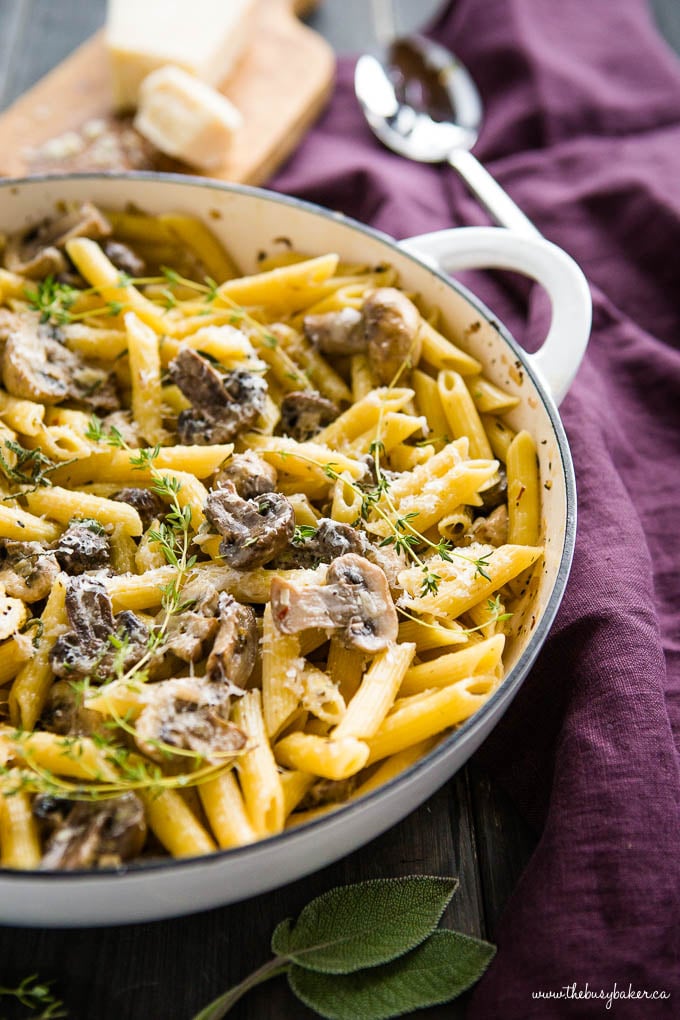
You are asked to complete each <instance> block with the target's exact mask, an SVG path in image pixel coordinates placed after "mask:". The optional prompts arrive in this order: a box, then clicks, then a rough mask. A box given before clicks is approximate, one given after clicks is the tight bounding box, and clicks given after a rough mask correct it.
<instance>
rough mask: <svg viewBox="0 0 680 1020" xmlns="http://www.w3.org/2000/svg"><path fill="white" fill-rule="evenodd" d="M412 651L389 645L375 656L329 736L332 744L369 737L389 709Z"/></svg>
mask: <svg viewBox="0 0 680 1020" xmlns="http://www.w3.org/2000/svg"><path fill="white" fill-rule="evenodd" d="M415 651H416V646H415V645H413V644H405V645H390V646H389V647H388V648H386V649H385V651H384V652H380V654H378V655H376V657H375V659H374V660H373V662H372V663H371V665H370V666H369V668H368V669H367V671H366V673H365V674H364V676H363V679H362V681H361V685H360V686H359V690H358V691H357V693H356V694H355V695H354V697H353V698H352V700H351V701H350V703H349V705H348V706H347V711H346V712H345V715H344V716H343V719H342V721H341V722H340V723H338V725H337V726H336V727H335V729H334V730H333V732H332V733H331V738H332V739H333V740H342V739H343V738H345V737H357V738H358V739H360V740H363V739H366V738H367V737H372V736H373V734H374V733H375V732H376V730H377V729H378V727H379V726H380V724H381V722H382V721H383V719H384V718H385V716H386V715H387V713H388V711H389V710H390V708H391V707H392V703H393V702H394V699H395V698H396V696H397V691H398V690H399V688H400V686H401V684H402V681H403V679H404V676H405V674H406V671H407V670H408V667H409V665H410V664H411V660H412V659H413V656H414V655H415Z"/></svg>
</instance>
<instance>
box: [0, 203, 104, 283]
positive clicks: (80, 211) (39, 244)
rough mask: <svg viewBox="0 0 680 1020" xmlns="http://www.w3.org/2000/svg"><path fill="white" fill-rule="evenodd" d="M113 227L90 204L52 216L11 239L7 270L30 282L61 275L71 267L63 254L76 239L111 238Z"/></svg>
mask: <svg viewBox="0 0 680 1020" xmlns="http://www.w3.org/2000/svg"><path fill="white" fill-rule="evenodd" d="M110 233H111V224H110V223H109V221H108V220H107V219H106V217H105V216H103V215H102V213H101V212H100V211H99V209H97V207H96V206H94V205H92V204H91V203H90V202H83V203H82V204H81V205H77V206H74V207H73V208H72V209H69V210H67V211H66V212H64V213H60V214H59V215H58V216H54V217H50V218H49V219H46V220H43V221H42V222H41V223H38V224H37V226H34V227H31V228H30V230H28V231H25V232H24V233H23V234H15V235H13V236H12V237H10V238H9V240H8V242H7V247H6V249H5V267H6V268H7V269H9V270H10V272H12V273H20V274H21V275H22V276H26V277H28V279H30V280H41V279H43V278H44V277H45V276H49V275H53V276H58V275H59V274H60V273H63V272H64V270H66V269H67V267H68V262H67V259H66V257H65V256H64V254H63V251H62V249H63V248H64V246H65V244H66V242H67V241H70V240H71V238H73V237H90V238H92V239H93V240H99V239H100V238H102V237H108V235H109V234H110Z"/></svg>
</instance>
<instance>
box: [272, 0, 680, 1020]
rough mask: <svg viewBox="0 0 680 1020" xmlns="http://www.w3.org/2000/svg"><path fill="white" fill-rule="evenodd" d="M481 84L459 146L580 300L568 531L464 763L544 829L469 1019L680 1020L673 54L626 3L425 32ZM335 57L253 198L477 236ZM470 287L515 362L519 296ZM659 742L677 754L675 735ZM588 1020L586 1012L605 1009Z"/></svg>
mask: <svg viewBox="0 0 680 1020" xmlns="http://www.w3.org/2000/svg"><path fill="white" fill-rule="evenodd" d="M433 34H434V35H435V37H436V38H438V39H439V40H440V41H442V42H443V43H445V44H446V45H449V46H450V47H451V48H452V49H453V50H454V51H455V52H456V53H457V54H458V55H459V56H460V57H461V59H462V60H463V61H464V62H465V63H466V64H467V66H468V67H469V69H470V71H471V72H472V74H473V76H474V78H475V79H476V80H477V82H478V83H479V85H480V88H481V91H482V95H483V99H484V103H485V107H486V121H485V125H484V130H483V133H482V136H481V139H480V142H479V145H478V147H477V150H476V152H477V154H478V155H479V157H480V158H481V159H482V160H483V161H484V162H485V163H486V165H487V166H488V168H489V169H490V171H491V172H492V173H493V174H494V176H495V177H496V178H497V179H498V180H499V181H500V182H501V184H503V186H504V187H506V188H507V190H508V191H509V192H510V194H511V195H512V196H513V198H514V199H515V200H516V201H517V202H518V204H519V205H520V206H521V207H522V208H523V209H524V211H525V212H526V213H527V214H528V215H529V216H530V217H531V218H532V219H533V221H534V222H535V223H536V225H537V226H538V227H539V229H540V230H541V231H542V232H543V233H544V234H545V235H546V236H547V237H548V238H549V239H551V240H553V241H555V242H557V243H558V244H560V245H561V246H562V247H564V248H565V249H566V250H567V251H568V252H570V253H571V254H572V255H573V256H574V258H576V259H577V261H578V262H579V263H580V264H581V266H582V267H583V269H584V271H585V272H586V275H587V276H588V278H589V280H590V281H591V283H592V286H593V293H594V304H595V307H594V323H593V336H592V340H591V343H590V347H589V351H588V354H587V356H586V359H585V362H584V365H583V367H582V368H581V370H580V372H579V374H578V376H577V379H576V381H575V383H574V385H573V388H572V390H571V392H570V393H569V395H568V396H567V398H566V399H565V401H564V403H563V405H562V409H561V413H562V417H563V420H564V423H565V426H566V429H567V433H568V436H569V441H570V444H571V449H572V453H573V456H574V461H575V466H576V474H577V484H578V496H579V530H578V540H577V548H576V554H575V559H574V565H573V569H572V574H571V578H570V581H569V586H568V589H567V593H566V595H565V598H564V602H563V605H562V607H561V610H560V613H559V615H558V618H557V621H556V624H555V626H554V628H553V631H552V633H551V635H550V638H549V640H548V642H547V643H546V645H545V648H544V649H543V651H542V653H541V655H540V658H539V660H538V662H537V665H536V666H535V668H534V669H533V671H532V673H531V676H530V677H529V678H528V680H527V681H526V683H525V685H524V687H523V689H522V691H521V692H520V694H519V695H518V697H517V699H516V701H515V702H514V704H513V706H512V708H511V710H510V711H509V712H508V714H507V715H506V717H505V718H504V719H503V721H502V722H501V724H500V725H499V726H498V727H497V729H496V730H495V731H494V733H493V734H492V736H491V737H490V738H489V740H488V741H487V742H486V744H485V745H484V747H483V748H482V750H481V751H480V752H479V755H478V757H479V760H480V761H481V762H482V763H483V765H484V767H485V768H486V769H487V770H488V771H490V772H491V774H492V775H494V776H495V777H496V778H497V779H498V780H499V781H500V782H501V783H503V784H504V785H505V787H506V788H507V789H508V790H509V791H510V793H511V795H512V796H513V798H514V800H515V803H516V804H517V805H518V806H519V808H520V809H521V810H522V812H523V813H524V814H525V816H526V817H527V818H529V819H530V821H531V822H532V823H533V824H534V825H535V826H536V827H537V829H538V830H539V831H540V832H541V838H540V842H539V844H538V847H537V849H536V851H535V853H534V855H533V857H532V859H531V861H530V863H529V865H528V867H527V869H526V871H525V873H524V874H523V876H522V878H521V880H520V882H519V885H518V887H517V889H516V891H515V893H514V894H513V896H512V898H511V900H510V902H509V903H508V905H507V908H506V911H505V914H504V917H503V919H502V922H501V924H500V926H499V928H498V930H497V931H496V932H494V933H492V934H493V937H494V938H495V939H496V941H497V942H498V946H499V952H498V956H497V958H496V960H495V962H494V964H493V965H492V967H491V968H490V970H489V972H488V973H487V975H486V976H485V977H484V979H483V980H482V982H481V983H480V984H479V986H478V987H477V990H476V992H475V993H474V995H473V998H472V1002H471V1006H470V1012H469V1015H470V1017H471V1018H474V1020H477V1018H478V1020H493V1018H500V1017H503V1018H504V1020H515V1018H516V1020H527V1018H534V1017H535V1018H541V1020H543V1018H550V1017H563V1016H565V1017H592V1016H599V1015H601V1014H602V1011H603V1010H604V1009H605V1002H604V1001H601V1000H599V1001H593V1000H589V999H576V998H573V999H570V1000H569V1001H566V1000H564V999H562V1000H547V999H535V998H533V993H535V992H538V991H549V990H553V991H555V992H559V991H560V990H561V989H562V988H564V987H565V986H571V985H573V984H574V983H576V985H577V990H578V989H581V990H584V989H585V988H586V984H587V985H588V986H589V989H590V990H591V991H592V990H596V991H599V990H600V989H602V990H603V991H604V992H605V993H606V992H610V991H612V990H613V989H614V987H615V983H616V987H617V988H618V989H619V990H623V991H625V992H628V988H629V985H630V986H632V988H633V989H634V990H639V991H644V992H647V993H648V994H652V993H653V992H654V991H656V992H659V991H665V992H670V993H671V994H672V998H671V999H670V1000H668V999H664V1000H661V999H656V1000H652V999H637V1000H636V999H633V1000H631V999H625V1000H623V999H618V1000H616V1001H614V1002H613V1003H612V1004H611V1007H612V1008H611V1014H610V1015H615V1016H617V1017H626V1018H628V1017H630V1018H635V1020H637V1018H648V1017H649V1018H655V1017H666V1016H668V1017H670V1016H676V1017H677V1016H680V978H679V975H680V966H679V954H678V919H679V916H680V895H679V893H680V889H679V885H680V829H679V819H680V813H679V808H680V779H679V774H678V755H677V743H676V742H677V738H678V732H679V730H680V725H679V724H680V623H679V620H680V555H679V551H680V512H679V510H678V507H679V506H680V458H679V457H678V453H679V452H680V428H679V425H680V301H679V296H680V256H679V252H680V170H679V165H678V164H679V163H680V62H679V61H678V60H677V58H676V57H675V55H674V54H673V53H672V52H671V51H670V49H668V48H667V47H666V45H665V43H664V42H663V41H662V40H661V38H660V36H659V35H658V33H657V32H656V29H655V28H654V26H653V25H652V23H651V20H650V15H649V13H648V10H647V4H646V3H645V2H644V0H616V2H604V0H600V2H598V0H560V2H559V3H556V2H553V0H484V2H482V3H480V2H479V0H477V2H475V0H458V2H457V3H454V4H453V5H452V6H451V7H450V8H449V9H448V10H447V11H446V13H445V14H444V15H442V17H441V18H440V20H439V22H438V23H437V24H436V26H435V27H434V29H433ZM352 73H353V62H350V61H341V62H340V66H339V69H338V80H337V87H336V90H335V94H334V97H333V100H332V102H331V105H330V107H329V109H328V111H327V112H326V114H325V115H324V117H323V118H322V120H321V121H320V122H319V123H318V125H317V126H316V128H315V129H314V131H313V132H312V133H311V134H310V135H309V136H308V138H307V139H306V141H305V143H304V144H303V145H302V147H301V148H300V149H299V150H298V152H297V153H296V155H295V157H294V158H293V159H292V160H291V161H290V163H289V164H288V165H287V166H286V167H285V168H284V170H283V171H282V172H281V173H280V174H279V175H278V176H277V177H276V179H275V181H274V182H273V186H274V187H275V188H277V189H279V190H281V191H285V192H287V193H289V194H295V195H299V196H301V197H304V198H307V199H309V200H312V201H315V202H318V203H320V204H322V205H325V206H328V207H331V208H336V209H341V210H343V211H344V212H346V213H349V214H350V215H352V216H354V217H356V218H358V219H360V220H363V221H364V222H366V223H370V224H372V225H374V226H376V227H378V228H380V229H382V230H385V231H387V232H388V233H390V234H392V235H394V236H396V237H398V238H402V237H406V236H408V235H410V234H417V233H423V232H425V231H430V230H436V229H440V228H444V227H448V226H451V225H458V224H475V223H482V222H484V221H485V220H484V214H483V213H482V211H481V210H480V209H479V207H478V206H477V204H476V202H475V201H474V199H472V198H471V197H470V196H469V195H468V194H467V192H466V190H465V187H464V185H463V184H462V183H461V182H460V181H459V179H458V178H457V176H456V175H455V173H454V172H453V171H452V170H450V169H449V168H447V167H443V168H442V167H432V166H422V165H417V164H413V163H408V162H407V161H405V160H402V159H399V158H398V157H396V156H394V155H392V154H391V153H389V152H387V151H385V150H384V149H382V148H381V147H380V146H379V145H378V143H377V142H375V141H374V139H373V137H372V135H371V134H370V133H369V131H368V129H367V128H366V127H365V126H364V123H363V120H362V117H361V114H360V112H359V110H358V107H357V104H356V102H355V100H354V96H353V92H352ZM474 287H475V289H476V291H477V292H478V293H479V294H480V296H481V297H482V299H483V300H485V301H486V302H487V303H488V304H489V305H490V306H491V308H493V309H494V311H495V312H496V313H497V314H498V315H499V316H500V317H501V318H502V319H503V320H504V321H505V322H506V324H507V325H508V326H509V327H510V328H511V329H512V330H513V332H514V334H515V336H516V337H517V338H518V339H519V340H520V341H521V342H523V343H525V344H526V346H527V347H528V348H531V347H532V346H534V345H535V344H536V343H537V342H538V341H540V339H541V330H543V331H544V330H545V324H546V321H545V303H544V301H543V300H542V299H541V298H540V297H539V296H537V295H535V294H534V293H533V292H532V294H531V298H530V308H529V317H528V326H527V321H526V312H524V314H522V306H521V301H520V297H521V295H522V293H523V291H522V289H521V288H519V289H518V288H516V287H515V286H514V285H513V284H512V283H508V282H507V281H503V282H502V283H499V282H498V281H492V280H491V279H489V278H481V277H475V282H474ZM674 736H675V740H676V742H674ZM605 1015H606V1014H605Z"/></svg>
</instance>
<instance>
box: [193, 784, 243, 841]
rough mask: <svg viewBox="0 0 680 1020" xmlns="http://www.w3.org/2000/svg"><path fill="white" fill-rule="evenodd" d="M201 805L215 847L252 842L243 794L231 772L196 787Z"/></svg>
mask: <svg viewBox="0 0 680 1020" xmlns="http://www.w3.org/2000/svg"><path fill="white" fill-rule="evenodd" d="M198 793H199V796H200V798H201V804H202V805H203V810H204V811H205V814H206V818H207V819H208V822H209V823H210V828H211V829H212V832H213V835H214V836H215V839H216V840H217V845H218V846H219V847H221V848H222V850H228V849H230V848H231V847H233V846H245V845H246V844H247V843H254V842H255V840H256V839H257V834H256V832H255V830H254V829H253V827H252V825H251V824H250V820H249V819H248V815H247V812H246V806H245V804H244V802H243V795H242V794H241V790H240V787H239V785H238V783H237V781H236V777H235V776H234V773H233V772H223V773H221V775H219V776H217V777H216V778H215V779H210V780H208V782H207V783H201V785H200V786H199V787H198Z"/></svg>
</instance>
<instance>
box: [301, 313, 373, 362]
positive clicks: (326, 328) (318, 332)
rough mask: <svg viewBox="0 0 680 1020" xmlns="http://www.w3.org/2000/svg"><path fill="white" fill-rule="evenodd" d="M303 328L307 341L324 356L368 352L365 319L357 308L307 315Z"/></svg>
mask: <svg viewBox="0 0 680 1020" xmlns="http://www.w3.org/2000/svg"><path fill="white" fill-rule="evenodd" d="M302 328H303V330H304V334H305V336H306V337H307V339H308V340H309V341H310V342H311V343H313V344H314V345H315V347H318V348H319V350H320V351H323V353H324V354H331V355H333V354H337V355H342V354H359V353H360V352H361V351H365V350H366V336H365V334H364V324H363V319H362V315H361V312H360V311H359V310H358V309H357V308H342V309H341V310H340V311H339V312H321V313H320V314H319V315H305V317H304V319H303V322H302Z"/></svg>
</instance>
